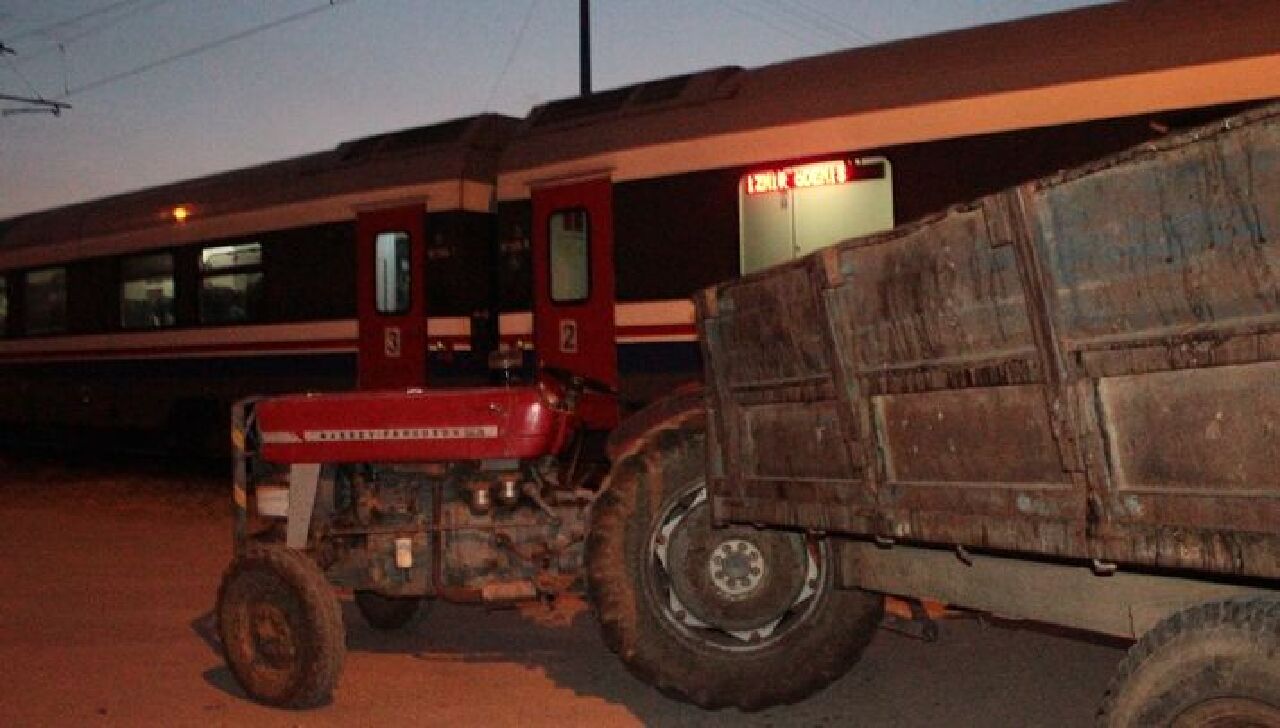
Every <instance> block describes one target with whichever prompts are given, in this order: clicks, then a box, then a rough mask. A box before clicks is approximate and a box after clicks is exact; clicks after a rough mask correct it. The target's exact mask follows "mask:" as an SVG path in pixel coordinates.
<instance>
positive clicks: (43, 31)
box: [8, 0, 142, 43]
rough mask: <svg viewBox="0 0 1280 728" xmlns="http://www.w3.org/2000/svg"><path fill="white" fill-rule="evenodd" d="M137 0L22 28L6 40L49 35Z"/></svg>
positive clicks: (126, 0)
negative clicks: (39, 25)
mask: <svg viewBox="0 0 1280 728" xmlns="http://www.w3.org/2000/svg"><path fill="white" fill-rule="evenodd" d="M139 2H142V0H116V2H113V3H111V4H109V5H104V6H102V7H100V8H96V9H94V10H90V11H88V12H84V13H81V14H79V15H77V16H75V17H73V18H67V19H66V20H59V21H58V22H56V23H50V24H48V25H44V26H41V27H39V28H32V29H31V30H24V31H23V32H21V33H18V34H17V35H14V36H11V37H9V38H8V41H9V42H10V43H12V42H14V41H18V40H23V39H25V38H30V37H32V36H36V35H45V36H47V35H49V33H51V32H53V31H55V30H58V29H59V28H65V27H68V26H71V25H75V24H76V23H79V22H81V21H84V20H89V19H90V18H96V17H98V16H99V15H106V14H107V13H111V12H115V11H116V10H118V9H119V8H122V7H126V6H129V5H134V4H136V3H139Z"/></svg>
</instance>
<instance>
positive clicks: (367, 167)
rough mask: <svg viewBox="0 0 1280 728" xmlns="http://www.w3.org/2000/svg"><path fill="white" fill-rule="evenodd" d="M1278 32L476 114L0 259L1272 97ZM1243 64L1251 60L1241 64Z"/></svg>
mask: <svg viewBox="0 0 1280 728" xmlns="http://www.w3.org/2000/svg"><path fill="white" fill-rule="evenodd" d="M1278 25H1280V3H1277V2H1275V0H1229V1H1228V0H1177V1H1176V2H1167V1H1164V0H1129V1H1127V2H1121V3H1116V4H1109V5H1099V6H1093V7H1089V8H1084V9H1079V10H1073V11H1068V12H1063V13H1055V14H1050V15H1041V16H1036V17H1031V18H1025V19H1021V20H1015V21H1010V22H1006V23H999V24H995V25H987V26H980V27H975V28H968V29H963V30H956V31H951V32H946V33H940V34H936V35H932V36H925V37H919V38H911V39H907V40H901V41H895V42H891V43H885V44H881V45H876V46H870V47H864V48H855V49H851V50H846V51H840V52H836V53H829V54H826V55H821V56H815V57H810V58H803V59H799V60H794V61H787V62H783V63H777V64H773V65H769V66H763V67H760V68H755V69H742V68H739V67H736V66H728V67H721V68H714V69H710V70H705V71H700V72H696V73H690V74H685V75H680V76H674V77H670V78H665V79H659V80H655V81H649V82H645V83H640V84H635V85H632V86H626V87H622V88H617V89H612V90H606V91H602V92H599V93H595V94H591V95H589V96H585V97H572V98H567V99H560V100H556V101H551V102H548V103H545V104H542V105H540V106H537V107H535V108H534V109H532V110H531V111H530V113H529V114H528V115H527V116H526V117H525V118H524V119H514V118H511V117H507V116H503V115H498V114H482V115H477V116H472V117H467V118H463V119H456V120H453V121H447V122H442V123H438V124H432V125H428V126H423V127H418V128H413V129H406V130H402V131H395V132H391V133H387V134H379V135H376V136H371V137H366V138H363V139H357V140H353V141H348V142H344V143H342V144H340V145H338V146H337V147H335V148H334V149H331V150H328V151H324V152H319V153H316V154H310V155H306V156H302V157H297V158H294V159H288V160H283V161H277V162H270V163H266V164H263V165H259V166H255V167H250V168H245V169H240V170H234V171H230V172H224V173H219V174H214V175H211V176H207V177H202V178H197V179H193V180H187V181H182V182H176V183H173V184H168V185H163V186H159V187H154V188H150V189H145V190H141V191H137V192H131V193H126V194H122V195H116V196H112V197H107V198H103V199H100V200H96V201H92V202H85V203H79V204H74V205H69V206H66V207H61V208H57V209H54V210H49V211H45V212H37V213H31V214H27V215H22V216H19V217H15V218H12V219H9V220H5V221H0V249H4V250H9V251H14V250H15V249H25V248H29V247H33V246H39V245H43V244H48V243H57V244H74V243H76V241H91V240H96V241H101V240H108V241H114V242H112V243H111V244H110V246H108V247H115V248H119V250H115V251H113V252H120V251H121V250H125V249H131V248H137V249H141V248H144V247H153V246H155V245H159V244H162V243H164V242H165V241H166V240H169V241H170V242H172V243H179V242H184V241H185V240H187V239H190V240H195V239H205V238H209V237H213V236H223V235H231V234H236V233H242V232H243V233H247V232H252V231H253V230H260V229H269V228H279V227H287V226H291V225H297V224H308V223H312V222H317V221H323V220H336V219H349V216H350V211H351V209H352V207H355V206H358V205H360V204H362V203H363V202H365V201H376V200H378V199H382V200H387V199H393V198H399V199H407V198H411V197H412V198H417V197H421V196H423V195H422V190H424V189H426V188H427V187H428V186H429V185H430V184H431V183H438V182H442V181H451V180H461V181H463V182H466V181H473V182H476V183H479V184H483V185H492V184H494V183H495V181H496V183H497V188H498V189H497V192H498V197H499V199H513V198H520V197H523V196H527V195H528V193H529V189H530V188H531V186H533V185H536V184H539V183H546V182H549V181H554V180H556V179H559V178H565V179H568V178H574V177H579V176H583V175H586V174H610V175H611V176H612V177H613V178H614V179H615V180H626V179H638V178H645V177H653V176H659V175H665V174H676V173H680V172H684V171H694V170H697V169H708V168H721V167H733V166H738V165H746V164H756V163H761V162H764V161H766V160H778V159H787V158H799V157H803V156H807V155H817V154H827V153H830V152H831V150H835V149H875V148H880V147H885V146H890V145H892V144H899V143H910V142H915V141H924V140H930V139H941V138H947V137H951V136H963V135H969V134H977V133H985V132H993V131H1007V130H1011V129H1017V128H1029V127H1034V126H1044V125H1052V124H1061V123H1070V122H1074V121H1086V120H1090V119H1097V118H1106V117H1115V116H1125V115H1133V114H1139V113H1147V112H1150V111H1152V110H1156V109H1173V108H1187V107H1193V106H1197V105H1211V104H1220V103H1228V102H1236V101H1246V100H1257V99H1263V98H1270V97H1275V96H1280V33H1277V32H1276V28H1277V27H1278ZM1255 58H1261V59H1264V61H1265V62H1264V64H1263V65H1261V66H1256V65H1255V66H1248V65H1247V64H1245V65H1241V59H1255ZM1170 69H1174V71H1176V73H1174V72H1169V73H1165V74H1164V75H1161V73H1162V72H1167V71H1170ZM1206 69H1207V70H1206ZM1215 74H1216V75H1215ZM1175 76H1176V77H1175ZM1036 93H1041V95H1036ZM1049 93H1053V94H1055V95H1053V96H1049V95H1047V94H1049ZM993 99H997V100H999V101H998V103H997V102H996V101H992V100H993ZM455 196H458V197H461V198H464V199H462V200H454V201H452V202H450V203H448V204H456V205H458V206H463V205H464V203H465V198H467V195H466V193H464V192H458V193H456V195H455ZM472 197H474V198H475V202H476V204H478V205H487V204H488V201H489V199H490V195H489V194H488V193H485V194H474V195H472ZM321 203H323V204H321ZM177 205H189V206H191V207H193V208H194V209H195V210H197V211H198V213H199V220H200V221H201V222H200V223H199V224H190V225H187V226H186V229H185V231H176V232H175V231H174V227H173V225H172V221H171V220H170V219H169V218H168V217H166V213H167V212H169V211H171V210H172V209H173V208H174V207H175V206H177ZM282 211H283V212H282ZM214 220H218V221H223V222H219V223H216V224H205V221H214ZM228 221H232V222H228ZM223 223H225V224H223ZM95 250H96V248H95ZM104 252H106V249H105V248H104ZM68 254H71V251H68ZM26 257H28V256H26V255H25V254H24V255H22V256H18V257H16V258H15V257H12V256H10V258H11V260H12V261H19V260H23V259H26Z"/></svg>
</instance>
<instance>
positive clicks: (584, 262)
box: [548, 209, 591, 303]
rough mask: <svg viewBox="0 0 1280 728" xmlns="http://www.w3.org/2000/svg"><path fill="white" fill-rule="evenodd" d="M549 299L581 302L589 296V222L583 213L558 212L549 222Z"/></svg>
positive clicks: (562, 301) (584, 211)
mask: <svg viewBox="0 0 1280 728" xmlns="http://www.w3.org/2000/svg"><path fill="white" fill-rule="evenodd" d="M549 223H550V225H551V231H550V235H549V240H550V245H549V246H548V247H549V249H550V255H551V300H552V301H555V302H556V303H576V302H578V301H585V300H587V297H588V296H589V295H590V293H591V275H590V272H591V220H590V218H589V216H588V215H587V211H586V210H582V209H576V210H560V211H558V212H555V213H552V215H551V219H550V220H549Z"/></svg>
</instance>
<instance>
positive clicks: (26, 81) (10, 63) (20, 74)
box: [0, 55, 44, 99]
mask: <svg viewBox="0 0 1280 728" xmlns="http://www.w3.org/2000/svg"><path fill="white" fill-rule="evenodd" d="M0 58H4V63H5V65H6V66H8V67H9V70H10V71H13V73H14V75H16V76H17V77H18V78H19V79H20V80H21V81H22V85H23V86H26V87H27V90H28V91H30V92H31V95H32V96H35V97H36V98H38V99H43V98H44V96H42V95H41V94H40V92H39V91H37V90H36V87H35V86H34V85H32V83H31V79H29V78H27V76H26V74H24V73H23V72H22V69H21V68H18V64H16V63H14V62H13V59H12V58H10V57H9V56H7V55H6V56H0Z"/></svg>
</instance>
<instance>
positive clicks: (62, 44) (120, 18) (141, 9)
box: [23, 0, 178, 63]
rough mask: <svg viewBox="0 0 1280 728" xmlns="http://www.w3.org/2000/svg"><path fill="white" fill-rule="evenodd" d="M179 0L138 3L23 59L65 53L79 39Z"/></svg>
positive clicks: (150, 0) (31, 59)
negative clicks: (56, 52)
mask: <svg viewBox="0 0 1280 728" xmlns="http://www.w3.org/2000/svg"><path fill="white" fill-rule="evenodd" d="M177 1H178V0H148V2H145V3H143V4H141V5H137V6H136V7H132V8H129V9H128V10H126V11H124V12H122V13H120V14H118V15H116V16H115V17H113V18H111V19H110V20H107V21H104V22H102V23H98V24H97V25H91V26H89V27H88V28H85V29H84V30H81V31H79V32H77V33H73V34H71V35H69V36H67V37H65V38H61V39H59V40H58V42H57V45H55V46H52V47H49V48H44V49H43V50H39V51H36V52H35V53H25V54H23V59H25V62H27V63H31V62H32V61H36V60H39V59H40V58H43V57H45V56H47V55H50V54H51V53H53V52H55V51H58V52H61V53H63V54H64V55H65V53H66V49H67V46H69V45H71V44H73V43H78V42H79V41H82V40H84V39H85V38H90V37H92V36H95V35H97V34H99V33H102V32H104V31H107V30H110V29H111V28H114V27H115V26H117V25H119V24H120V23H123V22H124V21H126V20H128V19H130V18H132V17H134V16H137V15H140V14H142V13H145V12H148V11H151V10H155V9H156V8H158V7H161V6H163V5H168V4H170V3H174V2H177Z"/></svg>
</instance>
